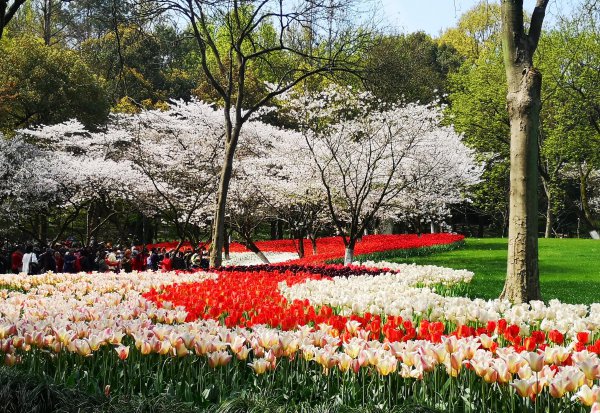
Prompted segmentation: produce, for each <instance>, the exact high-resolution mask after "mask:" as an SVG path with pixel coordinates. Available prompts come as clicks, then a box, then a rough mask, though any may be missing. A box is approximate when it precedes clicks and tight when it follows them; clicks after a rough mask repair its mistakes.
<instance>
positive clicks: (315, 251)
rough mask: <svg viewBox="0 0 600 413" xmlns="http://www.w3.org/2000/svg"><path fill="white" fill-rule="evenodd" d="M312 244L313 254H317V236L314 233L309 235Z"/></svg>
mask: <svg viewBox="0 0 600 413" xmlns="http://www.w3.org/2000/svg"><path fill="white" fill-rule="evenodd" d="M309 238H310V244H311V245H312V253H313V255H317V253H318V252H317V237H316V236H314V235H309Z"/></svg>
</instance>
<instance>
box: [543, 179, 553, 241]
mask: <svg viewBox="0 0 600 413" xmlns="http://www.w3.org/2000/svg"><path fill="white" fill-rule="evenodd" d="M544 191H545V192H546V199H547V201H548V206H547V207H546V230H545V231H544V238H552V226H553V225H554V213H553V212H552V206H553V205H552V202H553V201H554V200H553V198H552V189H551V188H550V184H549V183H546V182H544Z"/></svg>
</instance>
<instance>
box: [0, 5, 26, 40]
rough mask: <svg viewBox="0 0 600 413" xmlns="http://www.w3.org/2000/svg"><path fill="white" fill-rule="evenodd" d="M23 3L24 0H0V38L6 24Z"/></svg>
mask: <svg viewBox="0 0 600 413" xmlns="http://www.w3.org/2000/svg"><path fill="white" fill-rule="evenodd" d="M24 3H25V0H13V1H12V2H11V1H9V0H0V39H1V38H2V34H3V33H4V28H5V27H6V25H7V24H8V23H9V22H10V21H11V20H12V19H13V17H15V15H16V14H17V11H18V10H19V7H21V6H22V5H23V4H24Z"/></svg>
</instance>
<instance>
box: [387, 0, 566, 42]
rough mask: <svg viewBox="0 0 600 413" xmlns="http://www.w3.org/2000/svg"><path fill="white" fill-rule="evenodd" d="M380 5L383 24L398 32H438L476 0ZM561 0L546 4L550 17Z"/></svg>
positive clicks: (529, 4)
mask: <svg viewBox="0 0 600 413" xmlns="http://www.w3.org/2000/svg"><path fill="white" fill-rule="evenodd" d="M379 1H380V2H381V5H382V10H381V12H382V13H381V15H382V16H384V17H383V19H384V20H383V22H382V23H383V24H384V25H386V26H389V27H390V29H392V30H394V31H398V32H404V33H410V32H415V31H419V30H422V31H425V32H427V33H429V34H430V35H432V36H438V35H439V34H440V33H441V32H443V31H444V29H447V28H449V27H452V26H455V25H456V22H457V21H458V18H459V17H460V15H461V14H463V13H464V12H465V11H467V10H469V9H470V8H471V7H473V6H474V5H475V4H477V3H479V1H480V0H379ZM564 3H565V1H564V0H551V2H550V5H549V6H548V15H549V19H552V14H554V13H555V12H556V10H557V8H558V4H562V6H561V7H563V8H565V7H566V8H568V7H567V6H564ZM534 6H535V0H525V7H526V10H529V12H532V11H533V8H534Z"/></svg>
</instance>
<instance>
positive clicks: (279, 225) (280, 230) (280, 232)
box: [277, 220, 283, 239]
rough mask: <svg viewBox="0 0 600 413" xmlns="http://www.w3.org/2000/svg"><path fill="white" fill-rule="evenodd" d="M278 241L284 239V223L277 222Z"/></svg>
mask: <svg viewBox="0 0 600 413" xmlns="http://www.w3.org/2000/svg"><path fill="white" fill-rule="evenodd" d="M277 239H283V221H281V220H277Z"/></svg>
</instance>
